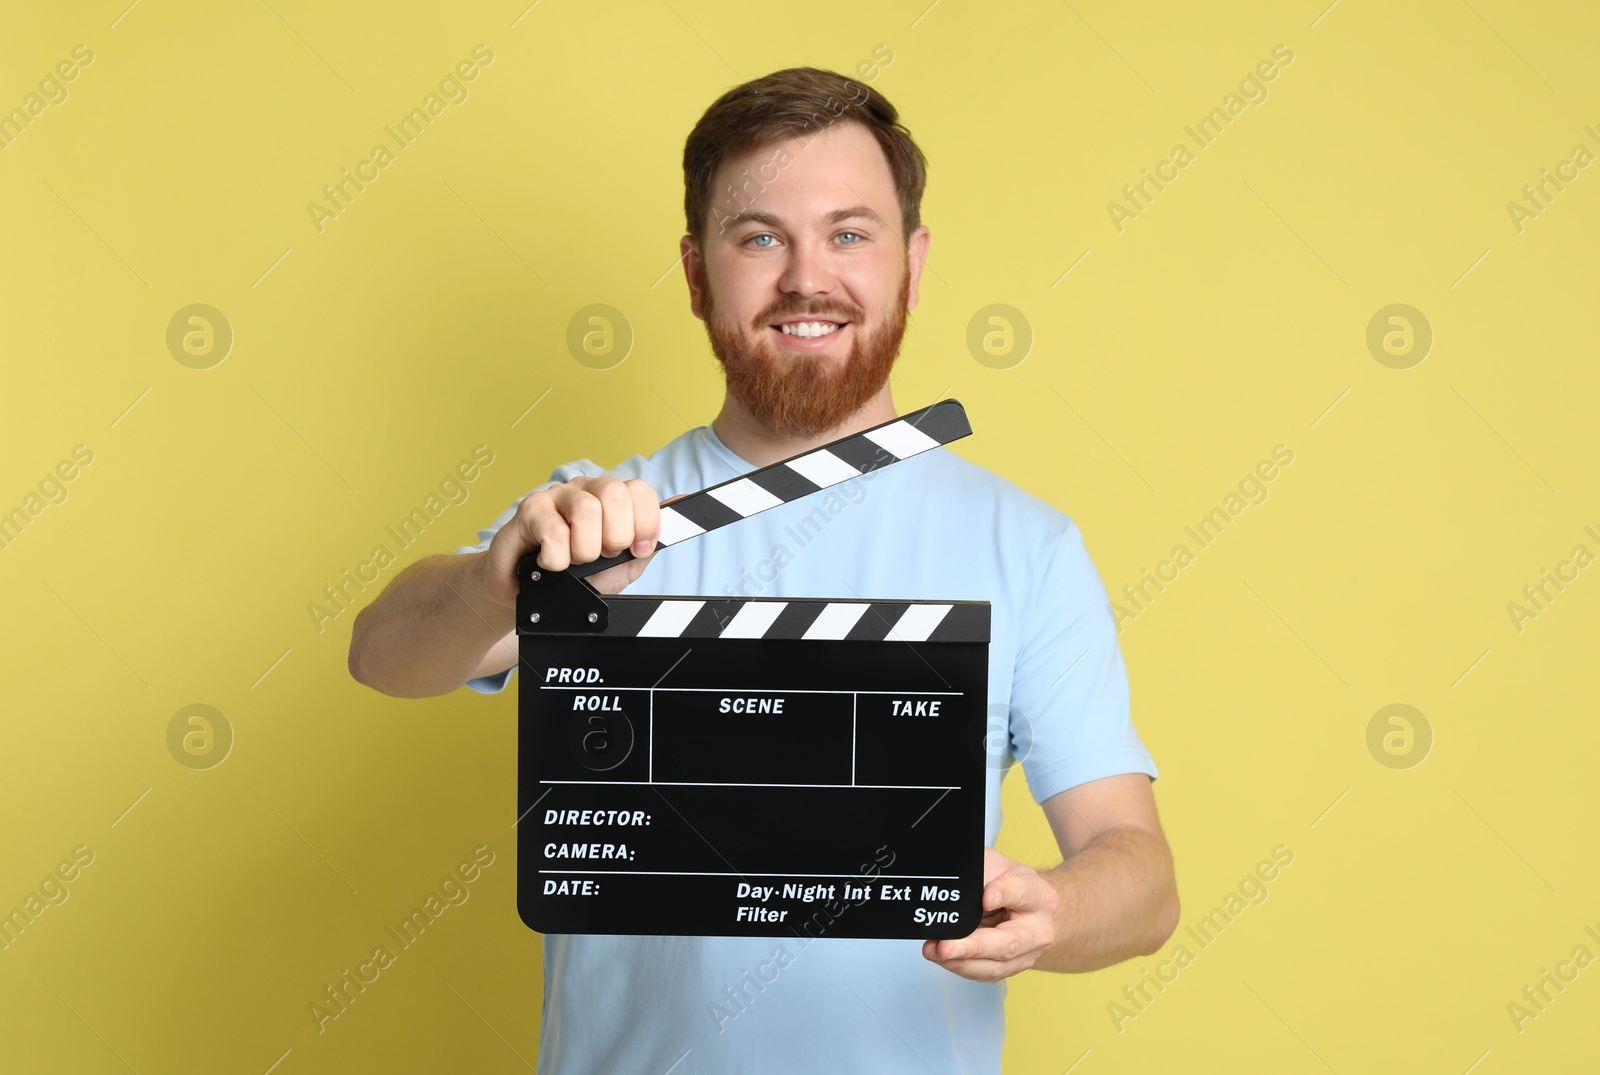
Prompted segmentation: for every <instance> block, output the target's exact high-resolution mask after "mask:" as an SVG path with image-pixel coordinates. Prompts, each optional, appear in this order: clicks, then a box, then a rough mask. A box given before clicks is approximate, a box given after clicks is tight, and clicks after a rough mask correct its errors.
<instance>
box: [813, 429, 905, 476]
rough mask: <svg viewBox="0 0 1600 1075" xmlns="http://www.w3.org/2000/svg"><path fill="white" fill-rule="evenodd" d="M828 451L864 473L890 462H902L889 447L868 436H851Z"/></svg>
mask: <svg viewBox="0 0 1600 1075" xmlns="http://www.w3.org/2000/svg"><path fill="white" fill-rule="evenodd" d="M828 451H830V452H832V453H833V454H834V455H836V456H838V457H839V458H840V459H843V460H844V461H845V462H846V463H849V464H850V465H851V466H853V467H855V468H856V469H857V470H859V471H861V472H862V473H863V474H865V473H866V472H867V471H869V470H877V469H878V468H879V467H886V466H888V465H889V464H890V463H898V462H900V460H899V457H897V456H896V455H895V454H894V453H893V452H891V451H890V450H889V449H887V448H885V447H884V446H883V445H881V444H874V443H872V442H871V441H870V440H868V439H867V438H866V437H851V438H850V439H849V440H847V441H845V442H843V443H842V444H835V445H832V446H831V447H830V448H829V449H828Z"/></svg>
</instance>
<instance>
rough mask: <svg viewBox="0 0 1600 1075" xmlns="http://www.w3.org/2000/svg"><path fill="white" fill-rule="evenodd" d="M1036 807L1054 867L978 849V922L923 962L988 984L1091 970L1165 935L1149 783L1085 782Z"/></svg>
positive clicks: (1171, 890) (927, 948)
mask: <svg viewBox="0 0 1600 1075" xmlns="http://www.w3.org/2000/svg"><path fill="white" fill-rule="evenodd" d="M1042 806H1043V809H1044V812H1045V816H1046V817H1047V818H1048V819H1049V821H1050V828H1051V829H1052V830H1053V831H1054V833H1055V837H1056V843H1057V844H1058V845H1059V846H1060V848H1061V853H1062V856H1063V861H1062V863H1061V864H1060V865H1059V866H1055V867H1053V868H1051V869H1048V870H1043V871H1039V870H1035V869H1033V868H1032V867H1030V866H1025V865H1023V864H1022V863H1019V862H1013V861H1012V860H1011V859H1008V858H1006V857H1005V856H1004V855H1002V854H1000V853H999V852H998V851H996V850H994V849H993V848H985V849H984V887H983V909H984V916H983V921H982V924H981V925H980V926H979V927H978V929H976V930H975V931H973V932H972V933H971V934H969V935H968V936H966V937H964V938H961V939H960V940H946V941H926V942H924V943H923V946H922V954H923V955H924V956H925V957H927V958H928V959H930V960H932V961H933V962H935V963H938V964H940V965H941V966H943V967H945V968H946V969H948V970H950V971H952V972H954V973H956V974H959V975H961V976H962V977H964V978H972V979H975V980H978V981H986V982H992V981H996V980H998V979H1000V978H1005V977H1009V976H1010V975H1013V974H1016V973H1018V972H1019V971H1023V970H1027V969H1028V968H1030V967H1035V968H1038V969H1040V970H1053V971H1089V970H1098V969H1100V968H1101V967H1108V966H1110V965H1111V964H1113V963H1120V962H1121V961H1122V960H1124V959H1129V958H1131V957H1133V956H1136V955H1150V954H1152V953H1154V952H1156V951H1157V950H1159V949H1160V947H1161V946H1162V945H1163V944H1165V943H1166V940H1167V938H1169V937H1171V936H1172V933H1173V931H1174V930H1175V929H1177V927H1178V915H1179V905H1178V889H1177V882H1176V880H1175V878H1174V876H1173V867H1172V851H1171V849H1169V848H1168V847H1167V841H1166V837H1165V836H1164V835H1163V834H1162V832H1161V822H1160V819H1159V818H1158V816H1157V814H1156V803H1155V795H1154V794H1153V793H1152V791H1151V787H1150V778H1149V777H1148V776H1146V775H1144V774H1143V773H1126V774H1123V775H1120V776H1108V777H1104V778H1102V779H1100V780H1091V781H1089V782H1088V783H1086V784H1080V785H1078V786H1077V787H1075V788H1069V789H1067V790H1066V791H1063V792H1060V793H1058V794H1055V795H1052V796H1051V797H1050V798H1048V799H1046V800H1045V801H1044V803H1043V804H1042Z"/></svg>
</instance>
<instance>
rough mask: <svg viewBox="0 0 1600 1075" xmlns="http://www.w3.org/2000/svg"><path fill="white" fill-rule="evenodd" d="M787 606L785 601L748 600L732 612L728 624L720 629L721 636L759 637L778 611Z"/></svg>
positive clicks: (775, 617) (765, 630)
mask: <svg viewBox="0 0 1600 1075" xmlns="http://www.w3.org/2000/svg"><path fill="white" fill-rule="evenodd" d="M788 607H789V602H787V601H750V602H747V603H746V604H745V605H743V606H742V607H741V608H740V609H739V611H738V612H735V613H734V614H733V619H731V620H729V621H728V626H726V627H724V628H723V629H722V637H723V638H760V637H761V636H762V635H764V634H766V633H767V628H769V627H771V626H772V621H773V620H775V619H777V618H778V613H780V612H782V611H783V610H784V609H786V608H788Z"/></svg>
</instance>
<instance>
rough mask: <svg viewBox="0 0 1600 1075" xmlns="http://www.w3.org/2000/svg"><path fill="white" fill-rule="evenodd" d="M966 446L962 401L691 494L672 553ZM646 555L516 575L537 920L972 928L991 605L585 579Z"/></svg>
mask: <svg viewBox="0 0 1600 1075" xmlns="http://www.w3.org/2000/svg"><path fill="white" fill-rule="evenodd" d="M971 432H972V429H971V426H970V425H968V423H967V416H966V412H965V410H963V409H962V406H961V404H960V403H958V402H956V401H954V400H944V401H941V402H939V403H936V404H934V405H933V406H931V407H925V408H923V409H922V410H919V411H913V412H912V413H910V414H908V415H906V416H904V417H903V418H898V419H895V420H894V421H892V422H886V423H884V424H883V425H879V426H875V427H873V428H872V429H868V430H865V431H863V432H861V433H857V434H854V435H852V436H849V437H844V438H842V439H840V440H837V441H834V442H832V443H830V444H828V445H825V446H824V447H822V448H819V449H816V450H813V451H809V452H806V453H803V454H801V455H798V456H795V457H793V458H791V459H786V460H784V461H783V462H781V463H774V464H773V465H771V466H767V467H762V468H761V469H759V470H755V471H752V472H750V473H749V474H746V475H745V476H743V477H741V478H736V479H734V480H732V481H727V482H723V483H722V484H720V485H715V486H712V487H711V488H709V489H705V490H703V491H701V492H698V493H694V494H691V495H690V496H687V497H685V498H683V499H681V500H676V501H674V502H673V503H671V504H670V505H665V506H663V507H662V509H661V539H660V542H659V546H658V548H659V552H658V553H657V555H662V556H670V555H672V552H671V546H673V545H676V544H678V543H679V542H682V541H686V540H688V539H690V538H693V537H695V536H696V535H698V534H702V533H705V532H706V531H708V530H714V529H716V528H717V527H720V526H727V525H731V524H736V523H737V522H738V521H739V520H741V519H744V518H747V517H749V516H751V515H754V514H755V513H757V512H760V511H764V510H766V509H768V508H771V507H776V506H778V505H780V504H785V503H789V502H791V501H794V500H798V499H800V498H802V497H805V496H808V495H810V494H812V493H815V492H817V491H818V490H821V489H826V488H828V487H829V486H833V485H837V484H838V483H840V482H842V481H846V480H848V479H850V478H853V477H856V476H857V475H860V474H863V473H866V472H867V471H870V470H874V469H877V468H879V467H884V466H888V465H891V464H894V463H898V462H900V461H902V460H907V459H912V458H913V457H915V456H916V455H918V454H920V453H921V452H923V451H926V450H928V449H930V448H935V447H937V446H939V445H942V444H946V443H948V442H950V441H953V440H956V439H958V438H960V437H964V436H967V435H968V434H970V433H971ZM908 465H911V466H915V465H916V463H915V462H912V463H910V464H908ZM930 495H937V491H936V490H930ZM885 540H890V539H889V538H887V537H886V538H885ZM632 558H633V556H632V554H631V553H627V552H624V553H622V554H621V555H618V556H611V557H606V558H603V559H600V560H596V561H593V562H591V563H587V564H578V565H574V566H573V567H571V568H569V569H568V570H566V571H557V572H552V571H546V570H543V569H541V568H540V567H539V566H538V564H537V563H536V561H535V556H533V555H530V556H527V557H524V558H523V560H522V561H521V563H520V564H518V567H517V576H518V579H519V581H520V584H521V589H520V593H519V595H518V598H517V633H518V635H519V636H520V638H519V648H520V651H521V653H520V661H521V676H520V677H519V678H520V680H521V683H520V686H519V688H518V723H519V739H518V788H517V797H518V807H517V810H518V817H519V818H520V820H519V821H518V825H517V831H518V836H517V853H518V865H517V910H518V913H519V914H520V915H521V917H522V920H523V921H524V922H525V923H527V925H528V926H530V927H531V928H533V929H535V930H537V931H539V932H541V933H612V934H639V935H643V934H666V935H679V936H754V937H789V936H813V937H821V936H828V937H878V938H928V937H932V938H945V937H962V936H965V935H967V934H968V933H970V932H972V930H974V929H976V928H977V926H978V924H979V919H980V918H981V917H982V913H983V912H982V908H981V905H980V896H981V891H982V886H983V835H984V833H983V821H984V788H985V782H984V774H985V764H984V742H985V736H986V732H987V723H988V721H987V696H988V678H989V676H988V672H989V655H988V651H989V603H988V602H987V601H922V600H919V601H896V600H885V599H878V598H866V597H852V598H793V599H782V598H746V599H739V598H717V597H663V596H639V595H635V594H628V593H623V594H616V595H609V596H602V595H601V594H600V593H599V592H598V591H596V590H595V589H594V587H593V586H591V585H590V584H589V583H588V582H587V581H585V579H586V577H587V576H589V575H592V574H594V573H595V572H597V571H601V570H604V569H605V568H607V567H611V566H613V565H615V564H620V563H624V562H626V561H627V560H630V559H632Z"/></svg>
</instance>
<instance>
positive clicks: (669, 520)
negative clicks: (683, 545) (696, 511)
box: [656, 508, 706, 546]
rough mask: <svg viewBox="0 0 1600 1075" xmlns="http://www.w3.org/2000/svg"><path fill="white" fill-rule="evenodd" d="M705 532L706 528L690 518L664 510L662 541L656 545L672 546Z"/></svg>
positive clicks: (662, 516) (670, 510)
mask: <svg viewBox="0 0 1600 1075" xmlns="http://www.w3.org/2000/svg"><path fill="white" fill-rule="evenodd" d="M705 532H706V528H705V527H703V526H701V525H700V524H699V523H697V522H695V521H694V520H693V519H690V518H689V517H688V516H685V515H680V514H678V513H677V512H676V511H673V510H672V509H671V508H662V509H661V539H660V540H659V541H657V542H656V544H657V545H662V546H666V545H671V544H673V543H674V542H677V541H682V540H683V539H684V538H692V537H694V536H695V535H696V534H703V533H705Z"/></svg>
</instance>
